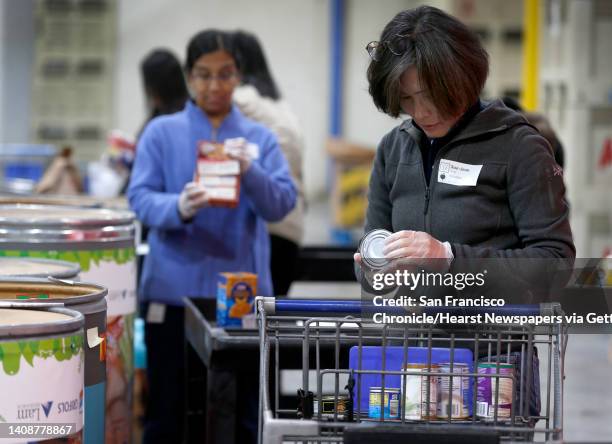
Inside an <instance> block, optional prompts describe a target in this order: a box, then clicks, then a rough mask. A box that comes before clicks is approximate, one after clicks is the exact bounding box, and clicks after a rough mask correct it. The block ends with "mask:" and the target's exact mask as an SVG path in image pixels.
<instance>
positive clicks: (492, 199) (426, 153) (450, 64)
mask: <svg viewBox="0 0 612 444" xmlns="http://www.w3.org/2000/svg"><path fill="white" fill-rule="evenodd" d="M366 49H367V51H368V53H369V55H370V57H371V61H370V65H369V67H368V71H367V78H368V82H369V92H370V95H371V96H372V99H373V100H374V104H375V105H376V107H377V108H378V109H379V110H380V111H382V112H384V113H386V114H388V115H390V116H391V117H398V116H400V114H405V115H407V116H408V117H410V118H409V119H408V120H406V121H404V122H402V123H401V124H400V125H399V126H397V127H396V128H395V129H393V130H392V131H391V132H390V133H388V134H387V135H385V136H384V137H383V139H382V141H381V142H380V145H379V148H378V150H377V153H376V160H375V164H374V168H373V171H372V176H371V181H370V188H369V206H368V210H367V218H366V230H372V229H375V228H383V229H386V230H389V231H391V232H393V233H394V234H393V235H392V236H390V237H389V239H388V240H387V242H386V248H385V251H384V253H385V257H386V258H388V259H390V260H399V261H396V264H401V262H402V261H404V262H407V263H415V262H416V263H418V262H420V261H422V260H424V259H439V260H440V261H436V264H437V266H438V268H440V267H442V268H448V267H449V265H450V264H452V262H453V259H454V258H462V257H468V258H472V257H475V258H532V257H535V258H573V257H574V256H575V248H574V244H573V240H572V233H571V230H570V225H569V218H568V215H569V212H568V206H567V203H566V200H565V188H564V184H563V176H562V171H561V170H560V168H559V167H558V166H557V165H556V163H555V161H554V158H553V156H552V151H551V148H550V145H549V144H548V143H547V142H546V140H545V139H544V138H543V137H542V136H541V135H540V134H539V133H538V131H537V130H536V129H535V128H534V127H532V126H531V125H530V124H529V123H528V122H527V121H526V120H525V118H524V117H523V116H521V115H520V114H519V113H516V112H514V111H512V110H510V109H509V108H507V107H505V106H504V105H503V103H502V102H501V101H500V100H496V101H494V102H491V103H487V102H484V101H481V100H480V99H479V95H480V93H481V92H482V88H483V86H484V84H485V81H486V79H487V75H488V69H489V64H488V55H487V53H486V51H485V50H484V48H483V47H482V45H481V43H480V41H479V38H478V36H477V35H476V34H475V33H474V32H472V31H471V30H469V29H468V28H467V27H466V26H465V25H464V24H463V23H461V22H460V21H459V20H457V19H455V18H454V17H452V16H450V15H448V14H446V13H445V12H443V11H441V10H439V9H437V8H433V7H429V6H421V7H418V8H416V9H411V10H407V11H403V12H400V13H399V14H397V15H396V16H395V17H394V18H393V20H391V21H390V22H389V23H388V24H387V25H386V26H385V28H384V30H383V32H382V35H381V38H380V41H376V42H371V43H369V44H368V45H367V48H366ZM355 259H356V260H357V261H360V260H361V257H360V256H359V255H356V258H355Z"/></svg>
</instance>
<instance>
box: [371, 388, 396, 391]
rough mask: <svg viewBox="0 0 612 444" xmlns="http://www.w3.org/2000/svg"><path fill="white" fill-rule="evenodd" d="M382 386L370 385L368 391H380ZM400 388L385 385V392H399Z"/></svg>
mask: <svg viewBox="0 0 612 444" xmlns="http://www.w3.org/2000/svg"><path fill="white" fill-rule="evenodd" d="M381 390H382V387H370V391H379V392H380V391H381ZM399 391H400V389H399V388H395V387H385V392H399Z"/></svg>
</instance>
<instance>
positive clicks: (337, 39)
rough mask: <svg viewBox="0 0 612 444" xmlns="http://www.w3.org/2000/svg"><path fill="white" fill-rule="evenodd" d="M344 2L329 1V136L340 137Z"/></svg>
mask: <svg viewBox="0 0 612 444" xmlns="http://www.w3.org/2000/svg"><path fill="white" fill-rule="evenodd" d="M344 10H345V2H344V0H331V60H330V67H331V82H330V83H331V88H330V93H331V94H330V122H329V134H330V136H332V137H340V136H342V117H343V116H342V99H343V94H342V92H343V87H342V78H343V76H344Z"/></svg>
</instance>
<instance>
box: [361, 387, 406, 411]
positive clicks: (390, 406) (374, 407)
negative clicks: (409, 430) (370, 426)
mask: <svg viewBox="0 0 612 444" xmlns="http://www.w3.org/2000/svg"><path fill="white" fill-rule="evenodd" d="M399 399H400V389H398V388H385V397H384V402H382V403H381V401H383V400H382V388H381V387H370V405H369V409H368V416H369V417H370V418H373V419H380V417H381V415H380V413H381V412H380V408H381V405H382V407H383V418H384V419H399Z"/></svg>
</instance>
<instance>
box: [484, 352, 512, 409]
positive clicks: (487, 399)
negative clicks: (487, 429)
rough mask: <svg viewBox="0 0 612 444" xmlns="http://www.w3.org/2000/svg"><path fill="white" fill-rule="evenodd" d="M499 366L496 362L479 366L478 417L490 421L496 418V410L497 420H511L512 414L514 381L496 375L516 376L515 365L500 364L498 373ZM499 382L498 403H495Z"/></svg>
mask: <svg viewBox="0 0 612 444" xmlns="http://www.w3.org/2000/svg"><path fill="white" fill-rule="evenodd" d="M497 366H498V364H497V363H495V362H482V363H479V364H478V374H479V375H492V376H479V377H478V381H477V383H478V387H477V398H476V401H477V404H476V405H477V412H476V414H477V416H478V417H479V418H484V419H488V420H493V419H494V418H495V410H497V418H499V419H510V415H511V412H512V399H513V392H514V390H513V389H514V387H513V379H512V378H500V377H496V375H503V376H514V365H512V364H499V373H498V371H497V368H498V367H497ZM497 381H499V394H498V396H499V397H498V402H497V403H496V402H495V392H496V390H497V385H498V382H497Z"/></svg>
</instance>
